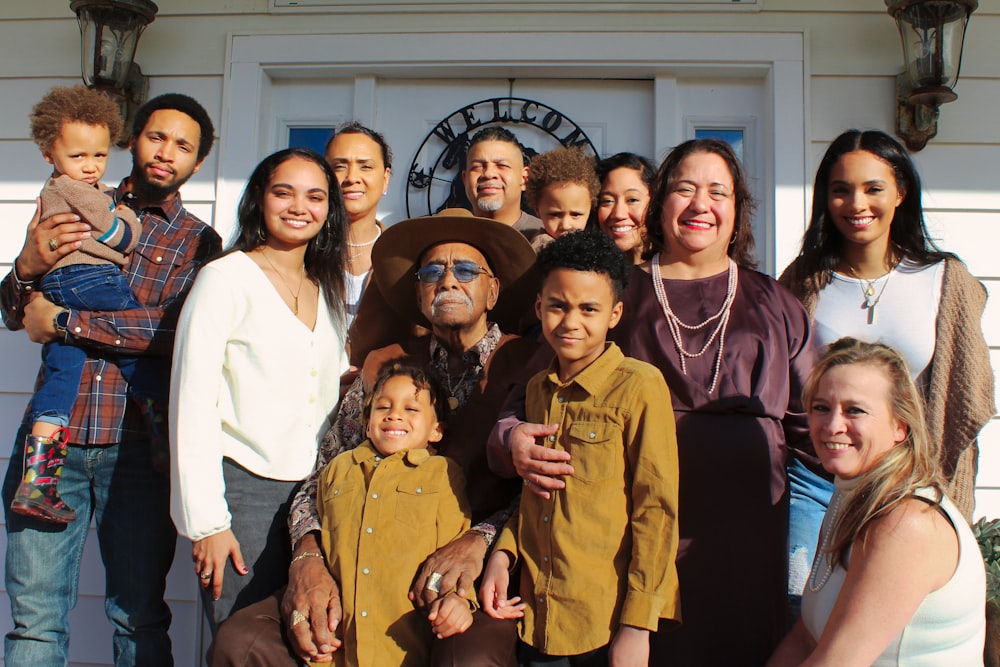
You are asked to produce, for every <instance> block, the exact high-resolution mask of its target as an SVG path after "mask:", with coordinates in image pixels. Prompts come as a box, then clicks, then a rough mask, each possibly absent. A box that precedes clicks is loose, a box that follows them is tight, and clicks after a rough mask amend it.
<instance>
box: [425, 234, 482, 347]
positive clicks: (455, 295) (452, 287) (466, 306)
mask: <svg viewBox="0 0 1000 667" xmlns="http://www.w3.org/2000/svg"><path fill="white" fill-rule="evenodd" d="M469 224H475V222H470V223H469ZM461 261H466V262H472V263H474V264H476V265H478V266H479V267H481V268H483V269H486V270H487V271H488V272H489V273H481V274H479V275H477V276H476V277H475V278H473V279H472V280H471V281H469V282H467V283H463V282H460V281H459V280H457V279H456V278H455V274H454V273H452V272H451V271H446V272H445V273H444V275H443V276H442V277H441V280H439V281H438V282H436V283H422V282H420V281H417V300H418V304H419V306H420V312H421V313H423V315H424V317H426V318H427V319H428V320H429V321H430V323H431V325H432V326H433V327H435V328H438V327H441V328H444V329H452V328H471V327H474V326H479V325H480V324H485V322H486V313H487V311H489V310H492V308H493V306H495V305H496V302H497V297H498V296H499V294H500V281H499V280H498V279H497V278H496V277H495V276H493V272H492V271H490V269H489V264H488V263H487V262H486V257H484V256H483V253H481V252H479V250H477V249H476V248H474V247H472V246H471V245H468V244H466V243H441V244H439V245H436V246H433V247H431V248H429V249H428V250H426V251H425V252H424V254H423V257H422V258H421V260H420V266H427V265H429V264H437V265H439V266H443V267H447V268H450V267H452V266H454V265H455V263H456V262H461Z"/></svg>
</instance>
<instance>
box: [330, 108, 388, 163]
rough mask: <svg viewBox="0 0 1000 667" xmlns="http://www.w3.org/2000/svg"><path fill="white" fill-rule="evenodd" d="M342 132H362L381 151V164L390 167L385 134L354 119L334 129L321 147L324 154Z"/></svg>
mask: <svg viewBox="0 0 1000 667" xmlns="http://www.w3.org/2000/svg"><path fill="white" fill-rule="evenodd" d="M342 134H363V135H365V136H366V137H368V138H369V139H371V140H372V141H374V142H375V143H376V144H378V147H379V149H381V151H382V166H384V167H385V168H386V169H392V149H391V148H389V142H388V141H386V140H385V136H384V135H383V134H382V133H381V132H376V131H375V130H373V129H371V128H370V127H366V126H364V125H362V124H361V123H359V122H358V121H356V120H352V121H351V122H349V123H344V124H343V125H341V126H340V127H338V128H337V129H336V130H334V132H333V135H332V136H331V137H330V139H329V140H327V142H326V146H325V147H324V148H323V153H324V154H325V153H326V152H327V151H328V150H330V144H332V143H333V140H334V139H336V138H337V137H339V136H340V135H342Z"/></svg>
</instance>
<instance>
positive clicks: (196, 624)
mask: <svg viewBox="0 0 1000 667" xmlns="http://www.w3.org/2000/svg"><path fill="white" fill-rule="evenodd" d="M2 4H3V6H2V7H0V62H3V63H4V70H3V74H2V75H0V91H2V98H0V220H2V221H3V223H2V224H0V275H2V274H6V272H7V271H8V270H9V267H10V262H11V261H12V259H13V257H14V256H15V255H16V253H17V252H18V250H19V249H20V246H21V242H22V240H23V236H24V226H25V224H26V223H27V220H28V219H29V218H30V215H31V211H32V209H33V200H34V197H35V196H36V194H37V191H38V189H39V188H40V186H41V183H42V181H43V179H44V178H45V176H46V174H47V169H46V168H45V164H44V162H43V161H42V160H41V159H40V156H39V155H38V152H37V150H36V148H35V147H34V145H33V144H32V143H31V141H30V139H29V138H28V124H27V115H28V111H29V109H30V107H31V105H32V104H34V102H35V101H37V100H38V99H39V98H40V97H41V95H42V94H43V93H44V92H45V91H46V90H47V89H48V88H50V87H51V86H53V85H57V84H63V85H65V84H71V83H74V82H75V81H77V80H78V76H79V62H80V53H79V49H80V46H79V33H78V30H77V27H76V22H75V19H74V18H73V16H72V13H71V12H70V10H69V8H68V3H67V2H66V1H65V0H35V1H34V2H31V3H28V2H5V3H2ZM159 4H160V5H161V9H160V13H159V15H158V17H157V19H156V21H155V22H154V23H153V24H152V25H151V26H150V27H149V28H148V29H147V31H146V33H145V35H144V36H143V37H142V40H141V42H140V45H139V53H138V56H137V61H138V62H139V63H140V64H141V65H142V68H143V71H144V72H145V73H146V74H148V75H150V77H151V90H150V94H151V95H156V94H159V93H163V92H169V91H177V92H183V93H187V94H190V95H192V96H193V97H195V98H196V99H198V100H199V101H201V102H202V103H203V104H204V105H205V107H206V108H207V109H208V111H209V113H210V114H211V116H212V118H213V120H214V121H215V122H216V125H217V126H218V124H219V123H220V122H221V119H222V118H223V117H224V116H225V114H224V113H223V108H222V104H223V102H222V100H223V91H222V86H223V81H224V68H225V64H226V45H227V35H229V34H231V33H242V34H246V33H254V32H257V33H264V34H268V33H270V34H273V33H292V34H295V33H300V34H323V33H355V34H364V33H391V32H399V33H410V34H412V33H418V34H419V33H430V32H454V33H467V32H472V33H474V32H476V31H479V30H483V29H484V28H485V27H487V26H488V29H489V30H490V31H491V32H496V31H504V32H515V33H516V32H519V31H552V32H589V31H609V30H610V31H637V32H642V31H648V30H655V31H666V30H677V31H682V32H691V31H695V30H711V31H726V30H734V31H750V32H756V31H762V30H768V31H780V30H797V31H804V33H805V35H806V37H807V45H808V55H807V59H806V66H807V69H808V72H809V76H808V81H807V91H808V95H809V97H808V101H807V106H808V111H807V122H806V130H805V131H806V137H807V144H806V152H807V157H806V164H807V170H806V173H805V174H804V175H803V178H804V181H805V182H806V183H809V182H811V180H812V177H813V173H814V170H815V166H816V164H817V163H818V161H819V158H820V156H821V155H822V153H823V150H824V149H825V147H826V145H827V143H828V142H829V141H830V140H831V139H833V138H834V137H835V136H836V135H837V134H839V132H841V131H842V130H843V129H845V128H847V127H873V128H881V129H886V130H890V131H891V127H892V123H893V117H892V114H893V102H892V97H893V78H894V76H895V75H896V73H897V72H898V71H899V70H900V68H901V61H902V56H901V52H900V46H899V38H898V35H897V34H896V32H895V28H894V26H893V23H892V21H891V19H889V17H888V16H887V15H886V14H885V12H884V10H883V7H884V5H883V3H882V2H881V0H763V8H762V10H761V11H759V12H758V11H751V12H748V11H733V12H727V11H704V12H696V11H686V12H662V13H657V12H651V11H640V12H636V11H622V7H623V5H620V4H610V3H609V4H607V5H606V7H604V8H602V7H601V6H599V5H587V6H586V7H585V8H583V9H581V10H579V11H574V12H565V13H562V12H553V11H530V10H528V11H521V12H518V11H512V9H517V8H518V7H519V6H518V5H517V3H515V4H509V3H508V4H506V5H504V13H495V12H468V13H452V14H446V13H441V12H425V11H419V8H417V9H418V10H417V11H412V12H397V13H386V12H383V11H379V10H377V9H376V10H372V11H360V10H352V11H350V12H345V13H321V12H313V13H310V12H308V11H305V10H297V11H294V12H282V13H270V12H269V10H268V2H267V0H170V2H161V3H159ZM520 8H522V9H528V8H529V5H528V4H522V5H520ZM998 35H1000V8H998V7H997V6H996V4H995V3H981V6H980V8H979V10H978V11H977V12H976V13H975V14H974V15H973V17H972V20H971V22H970V27H969V32H968V35H967V38H966V47H965V57H964V59H963V63H962V78H961V81H960V82H959V84H958V88H957V92H958V93H959V95H960V98H959V100H958V101H957V102H954V103H952V104H949V105H946V106H945V107H943V109H942V112H941V121H940V126H939V134H938V136H937V137H936V138H935V139H933V140H931V143H930V144H929V145H928V147H927V148H926V149H925V150H924V151H922V152H920V153H917V154H916V155H915V159H916V162H917V166H918V168H919V169H920V173H921V176H922V177H923V180H924V184H925V188H926V191H925V192H926V199H925V205H926V206H927V208H928V220H929V223H930V226H931V229H932V232H933V233H934V234H935V235H936V236H937V237H938V238H939V241H940V243H941V245H942V246H943V247H944V248H945V249H947V250H952V251H955V252H957V253H958V254H959V255H960V256H961V257H962V258H963V259H964V260H965V261H966V262H967V263H968V264H969V267H970V269H971V270H972V272H973V273H974V274H976V275H977V276H979V277H980V279H982V280H983V282H984V283H986V285H987V287H988V288H989V290H990V291H991V294H992V295H993V299H992V300H991V301H990V303H989V305H988V307H987V313H986V317H985V318H984V321H983V326H984V329H985V331H986V335H987V340H988V341H989V343H990V346H991V349H992V356H993V366H994V368H998V367H1000V366H998V364H1000V263H998V262H997V260H996V259H995V252H996V251H995V248H997V247H998V246H1000V124H997V123H996V122H995V121H994V118H993V116H994V113H993V109H994V108H995V104H996V100H997V99H1000V74H998V73H1000V50H997V49H996V48H995V42H996V38H997V36H998ZM39 45H44V48H39ZM621 48H622V49H627V48H628V44H622V45H621ZM28 54H30V55H28ZM469 55H470V54H468V53H464V52H461V51H458V50H456V53H455V59H456V61H463V60H465V59H466V58H467V57H469ZM403 149H404V147H399V149H398V150H403ZM405 150H410V147H405ZM128 167H129V158H128V155H127V154H125V153H124V152H117V151H116V152H115V153H114V154H113V155H112V157H111V168H110V169H109V174H108V177H107V179H106V180H107V181H108V182H115V181H116V180H117V179H118V178H120V177H121V176H122V175H124V174H125V173H126V172H127V171H128ZM218 173H219V172H218V162H217V161H216V158H215V156H214V154H213V156H210V157H209V158H208V161H207V162H206V164H205V166H204V167H203V168H202V170H201V171H200V172H199V173H198V174H197V175H196V176H195V178H194V179H192V181H191V182H190V183H189V184H187V185H186V186H185V187H184V190H183V192H182V194H183V196H184V200H185V203H186V205H187V206H188V207H189V208H190V209H191V210H192V211H194V212H195V213H196V214H198V215H199V216H200V217H202V219H204V220H206V221H211V222H213V223H214V222H215V215H214V214H215V200H216V181H217V176H218ZM401 182H402V181H401V180H400V181H397V186H398V185H399V184H400V183H401ZM806 196H808V193H806ZM220 215H226V216H228V215H231V213H230V212H228V211H220ZM802 225H803V226H804V221H803V222H802ZM222 226H226V225H222ZM778 264H779V266H780V265H781V264H782V261H781V259H780V257H779V260H778ZM38 354H39V349H38V347H37V346H35V345H32V344H31V343H29V342H28V341H27V340H26V337H25V336H24V334H23V333H11V332H8V331H6V330H4V329H0V442H2V441H3V439H4V438H5V437H6V438H10V437H13V434H14V432H15V431H16V425H17V423H18V421H19V419H20V415H21V412H22V410H23V407H24V405H25V403H26V402H27V399H28V395H29V391H30V387H31V383H32V380H33V377H34V373H35V371H36V369H37V360H38ZM982 436H983V437H982V438H981V441H980V445H981V448H982V456H981V461H980V474H979V480H978V482H979V486H978V491H977V511H976V515H977V516H979V515H984V514H985V515H988V516H1000V420H997V419H994V420H993V421H992V422H991V423H990V424H989V425H988V426H987V427H986V429H985V430H984V432H983V434H982ZM7 452H9V449H8V448H7V446H5V445H0V470H2V469H4V468H5V467H6V456H7ZM2 541H3V537H2V536H0V543H2ZM188 554H189V547H188V545H187V543H186V542H183V541H182V542H181V544H179V546H178V550H177V557H176V564H175V568H174V570H173V571H172V573H171V576H170V579H169V582H168V597H169V599H170V603H171V606H172V608H173V610H174V614H175V616H174V627H173V631H172V634H173V637H174V656H175V660H176V662H177V664H178V665H195V664H198V661H199V657H198V656H199V655H200V654H201V651H202V650H203V647H202V646H201V645H200V641H199V633H200V632H201V623H200V618H199V616H198V614H197V611H196V608H197V605H196V602H195V600H196V594H197V590H196V583H195V582H194V580H193V577H191V576H190V565H189V564H190V559H189V557H188ZM0 558H2V556H0ZM102 589H103V576H102V573H101V566H100V563H99V557H98V555H97V550H96V541H95V540H93V539H92V540H90V541H89V544H88V550H87V552H86V554H85V563H84V574H83V576H82V578H81V587H80V603H79V605H78V608H77V609H76V611H75V612H74V614H73V616H72V619H71V623H72V627H73V639H72V641H71V645H70V646H71V659H72V662H71V664H73V665H78V666H81V667H82V666H83V665H110V664H111V649H110V644H111V642H110V635H111V628H110V626H109V624H108V623H107V621H105V620H103V616H104V615H103V596H102ZM10 625H11V624H10V619H9V608H8V604H7V601H6V599H5V593H4V592H3V589H2V587H0V631H4V632H5V631H6V630H7V629H8V628H9V627H10Z"/></svg>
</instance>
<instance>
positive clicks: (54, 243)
mask: <svg viewBox="0 0 1000 667" xmlns="http://www.w3.org/2000/svg"><path fill="white" fill-rule="evenodd" d="M49 248H50V249H51V250H52V252H55V251H56V250H59V241H56V239H55V237H53V238H51V239H49Z"/></svg>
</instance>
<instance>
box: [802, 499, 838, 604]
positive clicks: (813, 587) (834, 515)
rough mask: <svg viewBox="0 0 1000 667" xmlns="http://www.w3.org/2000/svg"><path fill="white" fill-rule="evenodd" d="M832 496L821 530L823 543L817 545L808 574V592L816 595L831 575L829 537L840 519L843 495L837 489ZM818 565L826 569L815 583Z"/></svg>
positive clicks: (831, 560)
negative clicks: (827, 519) (822, 530)
mask: <svg viewBox="0 0 1000 667" xmlns="http://www.w3.org/2000/svg"><path fill="white" fill-rule="evenodd" d="M833 495H834V497H833V499H832V501H831V503H830V508H829V509H828V510H827V511H826V516H828V517H829V524H828V525H824V526H823V528H822V529H824V533H823V541H822V542H821V543H820V545H819V551H817V552H816V556H815V558H813V565H812V571H811V572H809V590H810V591H812V592H813V593H818V592H819V591H820V590H821V589H822V588H823V586H825V585H826V582H827V580H828V579H829V578H830V575H831V574H833V558H832V557H831V555H830V553H829V548H830V536H831V535H833V529H834V526H835V525H836V522H837V520H838V519H840V517H839V516H838V513H839V512H840V506H841V505H842V504H843V500H844V493H843V492H842V491H840V490H839V489H838V490H837V491H836V492H835V493H834V494H833ZM824 523H826V522H824ZM820 563H823V564H825V565H826V569H825V570H824V572H823V578H822V579H820V580H819V581H818V582H817V581H816V576H817V575H818V574H819V568H820Z"/></svg>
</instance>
